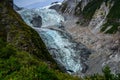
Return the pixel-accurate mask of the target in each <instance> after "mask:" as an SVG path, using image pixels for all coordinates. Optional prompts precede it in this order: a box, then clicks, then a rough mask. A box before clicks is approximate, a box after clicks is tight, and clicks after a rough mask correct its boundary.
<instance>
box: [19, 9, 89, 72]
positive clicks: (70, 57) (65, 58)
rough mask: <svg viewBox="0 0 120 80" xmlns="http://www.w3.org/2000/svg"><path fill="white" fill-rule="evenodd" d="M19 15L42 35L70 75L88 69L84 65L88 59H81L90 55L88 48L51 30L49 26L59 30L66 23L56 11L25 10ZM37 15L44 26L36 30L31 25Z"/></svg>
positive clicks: (52, 53) (53, 54)
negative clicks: (63, 22) (62, 23)
mask: <svg viewBox="0 0 120 80" xmlns="http://www.w3.org/2000/svg"><path fill="white" fill-rule="evenodd" d="M18 13H19V14H20V15H21V16H22V18H23V20H24V21H25V22H26V23H27V24H28V25H29V26H31V27H32V28H34V29H35V30H36V31H37V32H38V33H39V34H40V36H41V37H42V39H43V41H44V42H45V44H46V46H47V48H48V50H49V52H50V53H51V55H52V56H53V58H54V59H55V60H56V62H57V63H58V64H59V66H60V67H61V68H64V70H65V71H66V72H69V73H77V72H80V71H82V70H83V69H84V68H86V66H85V65H84V64H83V62H84V60H85V59H86V58H84V57H82V59H81V56H83V55H88V54H89V53H90V52H89V51H88V50H87V49H86V47H85V46H84V45H82V44H81V43H76V42H74V40H72V38H71V37H70V36H69V35H68V34H67V33H64V32H61V31H58V30H53V29H50V28H49V26H52V27H56V28H59V26H60V25H61V24H60V23H61V21H64V18H63V17H62V16H61V15H59V14H58V13H57V12H56V11H55V10H51V9H34V10H30V9H26V10H25V9H24V10H21V11H19V12H18ZM36 15H37V16H41V17H42V20H41V21H42V26H41V27H39V28H35V27H34V26H33V24H32V23H31V20H32V19H33V17H34V16H36ZM45 27H46V28H45ZM82 61H83V62H82ZM83 66H84V67H83Z"/></svg>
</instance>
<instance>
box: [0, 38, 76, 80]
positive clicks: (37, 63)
mask: <svg viewBox="0 0 120 80" xmlns="http://www.w3.org/2000/svg"><path fill="white" fill-rule="evenodd" d="M0 80H78V78H77V77H76V78H75V77H72V76H70V75H68V74H64V73H62V72H60V71H58V70H54V69H51V68H49V66H48V65H47V64H46V63H44V62H43V61H41V60H39V59H37V58H34V57H33V56H32V55H30V54H29V53H27V52H24V51H18V50H17V49H15V48H13V46H11V45H10V44H7V43H5V42H4V41H3V40H1V39H0Z"/></svg>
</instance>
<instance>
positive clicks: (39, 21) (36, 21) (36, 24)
mask: <svg viewBox="0 0 120 80" xmlns="http://www.w3.org/2000/svg"><path fill="white" fill-rule="evenodd" d="M34 15H35V16H34V17H33V19H32V20H31V24H33V26H34V27H41V26H42V18H41V16H39V15H38V16H37V15H36V14H34Z"/></svg>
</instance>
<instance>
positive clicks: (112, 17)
mask: <svg viewBox="0 0 120 80" xmlns="http://www.w3.org/2000/svg"><path fill="white" fill-rule="evenodd" d="M113 1H114V5H113V7H112V8H111V10H110V12H109V14H108V15H107V22H106V23H105V24H104V25H103V28H102V29H101V31H105V30H106V29H107V28H108V26H112V27H111V28H110V29H108V30H107V31H106V33H111V34H113V33H116V32H117V31H118V30H119V29H118V28H119V27H120V10H119V9H120V0H113Z"/></svg>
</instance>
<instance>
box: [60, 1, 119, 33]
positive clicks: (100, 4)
mask: <svg viewBox="0 0 120 80" xmlns="http://www.w3.org/2000/svg"><path fill="white" fill-rule="evenodd" d="M119 3H120V1H119V0H115V1H114V0H99V1H98V0H64V2H63V3H62V6H61V9H60V10H61V12H62V13H64V14H67V15H68V14H69V15H72V16H77V17H79V19H78V23H79V24H80V25H82V26H89V27H90V28H91V27H94V29H97V30H96V32H100V31H104V32H107V33H115V32H118V31H119V26H120V23H119V21H118V20H115V19H113V18H114V16H116V15H117V14H120V13H119V11H118V12H117V9H118V8H119V6H118V4H119ZM115 8H116V10H115ZM113 9H114V10H115V12H117V13H113V12H114V11H113ZM116 18H118V19H120V17H119V16H116ZM113 20H114V21H113ZM110 22H111V23H110ZM114 23H115V24H116V25H115V24H114ZM84 24H85V25H84ZM90 30H93V28H91V29H90Z"/></svg>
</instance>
